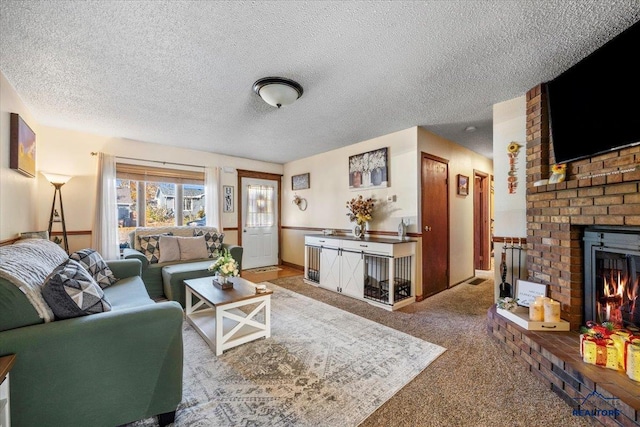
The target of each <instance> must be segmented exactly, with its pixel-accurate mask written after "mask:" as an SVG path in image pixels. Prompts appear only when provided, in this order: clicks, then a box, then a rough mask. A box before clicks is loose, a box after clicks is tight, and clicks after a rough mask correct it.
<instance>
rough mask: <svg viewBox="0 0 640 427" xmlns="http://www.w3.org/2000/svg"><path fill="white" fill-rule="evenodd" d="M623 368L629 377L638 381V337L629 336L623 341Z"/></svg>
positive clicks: (639, 347)
mask: <svg viewBox="0 0 640 427" xmlns="http://www.w3.org/2000/svg"><path fill="white" fill-rule="evenodd" d="M624 369H625V371H626V372H627V376H628V377H629V378H631V379H632V380H634V381H640V337H635V336H631V337H630V338H629V340H627V341H626V342H625V355H624Z"/></svg>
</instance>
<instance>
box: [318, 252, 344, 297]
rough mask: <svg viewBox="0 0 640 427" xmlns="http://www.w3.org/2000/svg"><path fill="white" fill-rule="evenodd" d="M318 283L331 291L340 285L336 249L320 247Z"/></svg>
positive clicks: (338, 260)
mask: <svg viewBox="0 0 640 427" xmlns="http://www.w3.org/2000/svg"><path fill="white" fill-rule="evenodd" d="M319 284H320V286H322V287H323V288H328V289H331V290H333V291H335V290H337V289H338V287H339V286H340V257H339V256H338V250H337V249H328V248H322V249H321V251H320V283H319Z"/></svg>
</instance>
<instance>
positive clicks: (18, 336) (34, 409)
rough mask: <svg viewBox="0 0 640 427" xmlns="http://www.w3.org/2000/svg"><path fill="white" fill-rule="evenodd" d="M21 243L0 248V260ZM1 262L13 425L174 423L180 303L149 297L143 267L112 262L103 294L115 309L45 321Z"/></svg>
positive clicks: (1, 321)
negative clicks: (110, 282)
mask: <svg viewBox="0 0 640 427" xmlns="http://www.w3.org/2000/svg"><path fill="white" fill-rule="evenodd" d="M43 242H45V243H46V244H49V243H51V242H49V241H46V240H43ZM19 243H20V242H17V243H16V244H14V245H8V246H4V247H2V248H0V250H2V251H4V252H2V253H0V258H1V256H2V255H3V254H5V255H6V254H7V252H6V251H10V250H12V247H15V246H16V245H18V244H19ZM51 244H53V243H51ZM55 246H56V247H58V246H57V245H55ZM58 248H59V247H58ZM60 251H62V249H60ZM62 252H64V251H62ZM44 253H45V255H46V251H44ZM65 255H66V254H65ZM58 256H59V255H58ZM2 263H3V260H2V259H0V267H4V268H5V270H4V271H2V270H1V269H0V356H5V355H9V354H15V355H16V361H15V365H14V366H13V369H12V370H11V373H10V376H11V383H10V411H11V414H10V416H11V425H12V426H13V427H22V426H25V427H32V426H53V427H55V426H61V427H62V426H64V427H72V426H78V427H85V426H93V427H95V426H105V427H107V426H108V427H113V426H117V425H121V424H125V423H129V422H133V421H136V420H140V419H145V418H149V417H153V416H158V421H159V423H160V425H161V426H163V425H166V424H169V423H171V422H172V421H173V419H174V417H175V410H176V408H177V406H178V404H179V403H180V401H181V400H182V369H183V366H182V363H183V348H182V323H183V311H182V309H181V307H180V305H179V304H178V303H176V302H169V301H167V302H162V303H155V302H154V301H153V300H152V299H151V298H150V297H149V295H148V293H147V291H146V289H145V286H144V283H143V282H142V279H141V267H142V265H141V263H140V261H138V260H118V261H110V262H109V261H108V262H107V263H108V265H109V267H110V268H111V270H112V271H113V273H114V275H115V277H116V278H118V279H119V280H118V281H117V282H116V283H115V284H113V285H111V286H109V287H107V288H105V289H104V294H105V296H106V298H107V300H108V301H109V302H110V304H111V306H112V308H111V311H107V312H104V313H98V314H91V315H87V316H81V317H75V318H71V319H66V320H53V321H47V322H45V320H44V318H41V316H40V315H39V311H38V310H37V309H36V308H34V305H33V304H32V303H31V302H30V300H28V299H27V297H26V296H25V294H24V293H23V292H21V290H20V289H19V288H18V287H17V286H16V285H15V284H14V283H12V282H10V281H9V280H8V279H7V278H5V277H6V267H7V265H6V263H5V264H4V265H3V264H2ZM33 264H39V263H33ZM42 264H46V263H44V262H43V263H42ZM49 264H51V263H50V262H49ZM30 267H31V266H30ZM38 269H40V270H42V265H34V266H33V270H34V272H36V273H34V274H39V275H43V274H46V271H37V270H38ZM12 280H13V281H14V282H15V279H12ZM45 318H46V317H45Z"/></svg>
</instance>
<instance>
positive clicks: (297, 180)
mask: <svg viewBox="0 0 640 427" xmlns="http://www.w3.org/2000/svg"><path fill="white" fill-rule="evenodd" d="M309 187H310V184H309V174H308V173H303V174H300V175H293V176H292V177H291V189H292V190H306V189H307V188H309Z"/></svg>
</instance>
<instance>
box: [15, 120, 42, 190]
mask: <svg viewBox="0 0 640 427" xmlns="http://www.w3.org/2000/svg"><path fill="white" fill-rule="evenodd" d="M10 128H11V130H10V138H9V167H10V168H11V169H15V170H17V171H18V172H20V173H21V174H24V175H26V176H29V177H31V178H33V177H35V176H36V134H35V133H34V132H33V130H31V128H30V127H29V125H27V124H26V123H25V121H24V120H22V117H20V116H19V115H18V114H16V113H11V120H10Z"/></svg>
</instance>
